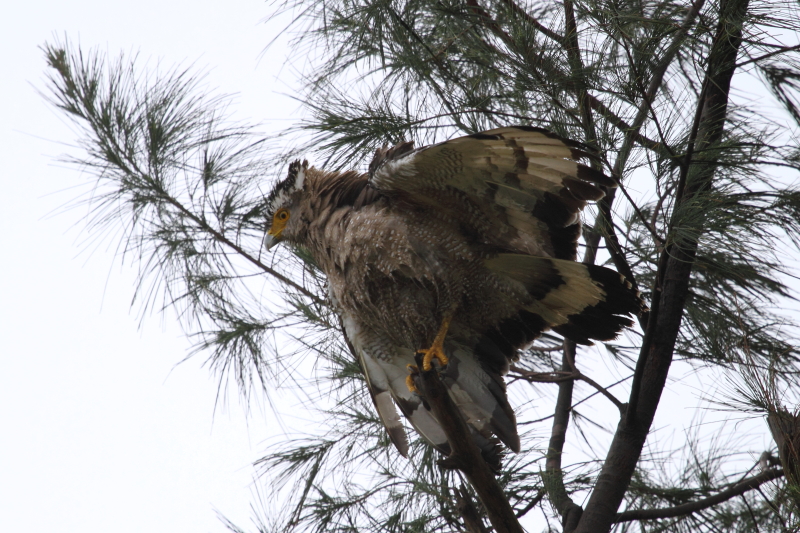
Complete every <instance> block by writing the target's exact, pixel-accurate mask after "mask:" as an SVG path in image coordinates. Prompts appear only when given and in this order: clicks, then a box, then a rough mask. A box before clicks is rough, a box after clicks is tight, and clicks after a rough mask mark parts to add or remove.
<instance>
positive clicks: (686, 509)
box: [614, 469, 783, 523]
mask: <svg viewBox="0 0 800 533" xmlns="http://www.w3.org/2000/svg"><path fill="white" fill-rule="evenodd" d="M782 476H783V470H780V469H777V470H767V471H766V472H762V473H761V474H758V475H757V476H753V477H751V478H748V479H745V480H744V481H742V482H740V483H737V484H736V485H734V486H732V487H731V488H729V489H726V490H723V491H721V492H718V493H717V494H715V495H713V496H709V497H708V498H705V499H703V500H699V501H696V502H690V503H684V504H682V505H676V506H675V507H665V508H661V509H637V510H635V511H624V512H622V513H617V516H616V517H615V519H614V522H616V523H619V522H630V521H631V520H657V519H660V518H674V517H676V516H685V515H688V514H692V513H696V512H698V511H702V510H703V509H708V508H709V507H713V506H714V505H717V504H720V503H722V502H724V501H727V500H730V499H731V498H735V497H736V496H739V495H741V494H744V493H745V492H747V491H750V490H754V489H757V488H758V487H760V486H761V485H763V484H764V483H767V482H769V481H772V480H773V479H778V478H779V477H782Z"/></svg>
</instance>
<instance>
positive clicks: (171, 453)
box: [0, 0, 770, 533]
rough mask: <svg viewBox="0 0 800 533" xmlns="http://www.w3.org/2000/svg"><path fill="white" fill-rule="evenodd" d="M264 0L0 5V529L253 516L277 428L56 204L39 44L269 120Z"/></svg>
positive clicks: (64, 128)
mask: <svg viewBox="0 0 800 533" xmlns="http://www.w3.org/2000/svg"><path fill="white" fill-rule="evenodd" d="M270 10H271V7H270V6H269V5H268V4H267V3H265V2H263V1H262V0H238V1H234V2H220V1H218V0H217V1H215V2H207V1H203V0H199V1H198V0H193V1H191V2H189V1H178V0H161V1H155V0H141V1H139V2H108V1H103V2H101V1H99V0H97V1H71V2H55V1H50V2H15V3H14V7H13V8H6V9H5V10H4V16H3V17H2V19H1V20H0V30H1V31H0V39H1V40H2V48H1V49H0V54H2V55H1V56H0V57H2V60H1V61H0V66H2V71H0V72H2V74H1V75H0V79H2V80H3V81H2V83H0V91H2V96H3V99H2V102H3V104H2V105H0V117H1V118H0V136H2V138H1V140H0V155H2V161H3V163H2V165H0V180H2V188H0V205H1V206H2V208H0V221H1V222H2V225H0V228H2V231H0V304H1V305H0V531H2V532H5V531H26V532H45V531H47V532H61V531H65V532H70V531H80V532H83V533H99V532H104V533H105V532H115V533H117V532H119V533H123V532H144V531H147V532H154V531H169V532H220V531H224V527H223V526H222V524H221V523H220V522H219V521H218V519H217V517H216V514H215V513H216V511H219V513H221V514H223V515H225V516H226V517H228V518H230V519H231V520H232V521H234V522H235V523H237V524H240V525H242V526H247V525H248V524H249V518H250V516H251V511H250V509H249V506H250V502H251V501H252V492H251V490H252V479H253V469H252V467H251V462H252V461H253V460H255V459H257V458H258V457H260V456H261V455H263V452H264V450H265V446H266V441H265V439H267V436H268V435H273V436H274V435H278V438H279V436H280V434H281V431H282V428H281V426H280V424H278V423H277V422H276V420H275V419H274V416H273V415H272V414H271V412H270V411H269V409H266V410H258V409H256V410H254V411H252V412H251V413H250V416H249V418H247V417H246V416H245V415H244V414H243V409H242V408H241V406H240V405H238V404H237V403H236V401H235V400H236V398H235V396H233V397H231V398H229V400H233V401H232V402H231V403H230V405H229V406H228V407H227V408H225V409H220V408H216V409H215V400H216V393H217V390H216V384H217V383H216V380H215V379H214V378H213V377H212V376H211V375H210V373H209V371H208V370H207V369H206V368H202V362H203V357H202V356H198V357H196V358H194V359H191V360H189V361H188V362H187V363H183V364H178V363H179V362H180V361H181V360H183V359H184V358H185V356H186V355H187V352H188V349H189V348H190V342H189V341H188V340H187V339H186V338H185V337H184V335H183V332H182V331H181V329H180V327H179V326H178V325H177V323H176V322H175V321H174V319H173V318H172V316H171V315H169V314H168V315H166V316H164V317H162V316H160V315H156V316H146V317H144V320H143V321H142V322H141V323H140V321H139V320H138V317H137V314H136V312H135V308H134V309H133V310H132V309H131V298H132V295H133V286H134V272H132V271H131V270H130V269H129V268H127V267H124V266H120V264H119V261H118V260H117V259H115V253H114V248H113V246H109V245H107V244H103V245H101V246H99V247H98V246H96V245H93V244H92V243H91V242H89V243H87V242H86V241H85V235H84V234H82V232H81V230H82V227H83V226H82V222H81V220H82V217H83V216H84V215H85V211H81V210H80V209H73V210H69V211H66V212H59V208H60V207H61V206H63V205H64V204H66V203H68V202H69V201H70V200H72V199H74V198H75V197H77V196H78V195H80V194H81V193H83V192H85V191H86V190H87V189H86V184H87V183H90V182H91V178H90V176H87V175H83V174H81V173H80V171H79V170H77V169H74V168H70V167H68V166H65V165H64V164H62V163H59V162H58V157H59V156H60V155H62V154H64V153H70V152H71V153H78V152H76V151H75V148H74V146H70V145H69V143H73V142H74V141H75V139H76V133H75V131H73V130H72V129H71V127H70V125H69V124H68V123H67V122H65V120H64V118H63V117H62V115H61V114H59V113H58V112H57V111H55V110H54V109H53V108H52V107H51V106H49V105H48V104H47V103H46V102H45V101H44V99H43V98H42V97H41V96H40V95H39V94H37V90H43V89H44V75H45V74H44V73H45V65H44V61H43V56H42V53H41V51H40V50H39V48H38V47H39V46H41V45H42V44H43V43H45V42H47V41H50V42H53V41H54V39H56V38H59V39H64V38H67V39H69V40H71V41H72V42H74V43H79V44H80V45H81V47H83V48H84V49H88V48H91V47H100V48H101V49H103V50H106V51H107V52H108V54H109V55H111V56H112V57H115V56H117V55H118V54H119V52H121V51H125V52H138V53H139V54H140V57H142V58H144V59H148V58H149V59H150V60H151V61H160V62H161V64H163V65H165V66H166V67H169V66H172V65H175V64H184V65H188V64H191V63H194V64H195V65H197V66H198V67H201V68H206V69H208V78H207V80H208V85H209V87H212V88H214V87H216V88H219V90H220V91H221V92H223V93H236V95H237V96H236V98H235V100H234V104H233V106H232V109H233V110H234V112H235V113H236V116H237V118H240V119H246V120H251V121H255V122H264V123H265V126H264V128H263V129H264V130H266V131H270V130H275V131H277V130H280V129H283V128H284V127H286V125H288V124H291V123H292V122H291V121H293V120H296V119H297V116H298V115H297V114H293V110H296V108H297V104H296V103H295V102H294V101H293V100H291V99H290V98H289V97H288V96H286V95H285V94H283V93H287V92H290V91H291V86H292V83H293V81H292V80H293V78H292V74H291V70H292V69H290V68H287V67H282V65H283V64H284V59H285V57H286V49H285V48H284V47H282V45H281V43H280V42H279V43H278V45H277V46H275V47H273V48H271V49H270V50H269V52H268V53H267V54H262V52H263V50H264V47H265V45H266V44H267V43H268V42H269V41H270V40H271V39H272V38H273V37H274V35H275V32H276V31H277V30H278V29H279V28H280V27H281V26H280V24H277V23H274V22H273V23H272V24H270V23H268V22H267V21H266V20H265V19H266V18H267V17H268V15H269V13H270ZM693 379H695V378H694V377H693V374H692V373H691V372H690V371H689V369H688V367H686V366H681V365H680V364H676V365H675V368H674V370H673V374H672V381H671V382H670V388H669V389H668V390H667V391H666V392H665V394H664V405H666V406H668V408H663V409H662V410H661V411H660V412H659V415H658V418H657V420H656V427H657V428H661V427H665V426H666V425H667V424H668V423H669V422H670V421H671V420H679V422H678V423H677V424H676V425H675V427H674V428H673V430H672V431H674V432H675V433H674V435H676V436H675V438H676V440H677V442H678V444H679V445H680V442H682V441H681V439H682V438H683V433H682V431H684V429H685V428H686V427H687V426H688V425H690V424H691V423H692V420H691V419H692V412H693V411H688V410H687V409H692V410H693V408H694V406H695V405H696V404H697V396H698V395H699V394H701V393H703V392H707V390H708V388H709V384H707V383H706V384H703V383H700V382H699V381H696V380H695V381H692V380H693ZM679 380H683V381H684V385H685V386H684V387H683V388H678V387H676V386H675V384H676V381H679ZM512 399H513V397H512ZM548 405H550V404H546V403H545V405H544V407H548ZM287 406H288V407H287V408H289V409H290V408H291V405H290V404H287ZM605 407H607V406H601V407H599V409H600V410H602V409H603V408H605ZM759 424H760V422H758V421H756V422H755V423H754V424H753V425H751V426H748V427H751V428H756V429H755V430H753V431H757V432H758V437H757V438H756V440H757V441H758V442H757V443H756V444H755V445H754V449H755V450H762V449H764V447H769V446H770V442H769V440H768V438H767V437H766V428H765V427H763V425H759ZM741 427H742V428H744V427H745V426H741ZM295 429H296V428H295ZM541 429H542V432H543V436H544V435H546V433H547V431H549V428H548V427H545V426H543V427H542V428H541ZM273 438H275V437H273ZM669 438H672V437H669ZM543 442H544V441H543ZM568 451H569V450H568ZM535 530H537V529H532V531H535Z"/></svg>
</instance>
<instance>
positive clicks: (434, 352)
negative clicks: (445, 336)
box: [417, 343, 448, 372]
mask: <svg viewBox="0 0 800 533" xmlns="http://www.w3.org/2000/svg"><path fill="white" fill-rule="evenodd" d="M417 353H421V354H423V355H424V357H423V358H422V370H424V371H425V372H428V371H429V370H431V369H432V368H433V365H431V361H433V360H434V359H438V360H439V363H441V365H442V366H445V365H446V364H447V361H448V359H447V355H445V353H444V346H441V345H440V346H437V345H436V343H434V344H433V346H431V347H430V348H429V349H428V350H418V351H417Z"/></svg>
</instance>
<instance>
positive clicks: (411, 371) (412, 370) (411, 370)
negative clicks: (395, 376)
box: [406, 365, 419, 392]
mask: <svg viewBox="0 0 800 533" xmlns="http://www.w3.org/2000/svg"><path fill="white" fill-rule="evenodd" d="M406 368H407V369H408V376H406V387H408V390H409V391H411V392H419V389H418V388H417V386H416V385H414V376H415V375H416V374H419V368H417V367H416V366H414V365H406Z"/></svg>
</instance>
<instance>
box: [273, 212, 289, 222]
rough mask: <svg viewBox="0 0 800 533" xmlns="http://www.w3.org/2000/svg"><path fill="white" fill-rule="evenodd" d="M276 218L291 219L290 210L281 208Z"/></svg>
mask: <svg viewBox="0 0 800 533" xmlns="http://www.w3.org/2000/svg"><path fill="white" fill-rule="evenodd" d="M275 218H277V219H278V220H283V221H284V222H285V221H287V220H289V211H287V210H286V209H281V210H280V211H278V212H277V213H276V214H275Z"/></svg>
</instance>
